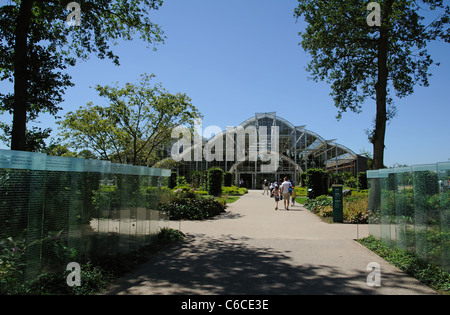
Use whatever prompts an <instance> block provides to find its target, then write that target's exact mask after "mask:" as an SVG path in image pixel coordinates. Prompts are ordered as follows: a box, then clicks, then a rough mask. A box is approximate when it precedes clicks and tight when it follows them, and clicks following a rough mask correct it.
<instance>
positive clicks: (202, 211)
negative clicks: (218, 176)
mask: <svg viewBox="0 0 450 315" xmlns="http://www.w3.org/2000/svg"><path fill="white" fill-rule="evenodd" d="M225 208H226V206H225V205H224V204H223V203H220V202H218V201H216V200H214V199H213V198H180V199H177V200H175V201H173V202H170V203H167V204H161V205H160V206H159V210H161V211H164V212H165V213H166V214H167V215H168V216H169V218H170V220H206V219H209V218H212V217H214V216H216V215H219V214H221V213H223V212H225Z"/></svg>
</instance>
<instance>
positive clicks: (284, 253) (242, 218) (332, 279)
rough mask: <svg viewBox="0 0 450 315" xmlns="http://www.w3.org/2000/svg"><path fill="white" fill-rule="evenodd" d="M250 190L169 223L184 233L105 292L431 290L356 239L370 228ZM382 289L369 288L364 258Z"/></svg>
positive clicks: (417, 292)
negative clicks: (209, 214) (207, 213)
mask: <svg viewBox="0 0 450 315" xmlns="http://www.w3.org/2000/svg"><path fill="white" fill-rule="evenodd" d="M274 209H275V202H274V200H273V199H272V198H270V197H268V196H267V195H264V196H263V195H262V191H261V190H251V191H249V193H248V194H247V195H245V196H243V197H241V198H240V199H239V200H238V201H236V202H235V203H232V204H230V205H229V207H228V208H227V213H226V214H223V215H221V216H218V217H216V218H214V219H212V220H208V221H202V222H191V221H172V222H171V223H170V227H171V228H174V229H180V230H181V231H182V232H183V233H185V234H186V235H187V237H186V239H185V241H183V242H180V243H177V244H175V245H173V246H171V247H169V248H168V249H166V250H164V251H162V252H160V253H158V254H156V255H155V256H154V257H152V258H151V259H150V260H149V261H148V262H147V263H145V264H144V265H142V266H141V267H140V268H138V269H137V270H136V271H135V272H134V273H132V274H129V275H127V276H125V277H123V278H121V279H119V280H118V281H117V282H116V283H114V284H113V285H112V286H111V287H110V288H109V290H107V291H106V292H105V293H106V294H121V295H126V294H148V295H157V294H164V295H171V294H183V295H185V294H186V295H187V294H189V295H198V294H213V295H229V294H230V295H241V294H245V295H265V294H271V295H302V294H345V295H347V294H363V295H369V294H389V295H406V294H408V295H421V294H436V293H435V291H433V290H432V289H430V288H428V287H427V286H424V285H423V284H421V283H420V282H419V281H417V280H415V279H414V278H412V277H410V276H408V275H407V274H406V273H404V272H402V271H401V270H399V269H397V268H396V267H393V266H391V265H390V264H388V263H387V262H386V261H384V260H383V259H381V258H380V257H379V256H377V255H375V254H374V253H372V252H371V251H370V250H368V249H367V248H365V247H364V246H362V245H360V244H359V243H357V242H356V241H355V239H357V238H363V237H365V236H367V235H368V225H352V224H340V223H333V224H328V223H324V222H323V221H321V220H320V219H319V218H318V217H317V216H316V215H314V214H312V213H311V212H309V211H308V210H306V209H305V208H303V207H302V206H300V205H295V206H291V207H290V208H289V209H290V210H289V211H287V210H284V209H283V205H282V202H280V203H279V210H277V211H276V210H274ZM372 262H374V263H377V264H379V266H380V268H381V269H380V279H381V286H379V287H376V286H369V285H368V283H367V277H368V276H369V274H370V273H371V270H367V266H368V264H369V263H372Z"/></svg>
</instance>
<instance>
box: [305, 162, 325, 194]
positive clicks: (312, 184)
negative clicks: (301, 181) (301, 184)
mask: <svg viewBox="0 0 450 315" xmlns="http://www.w3.org/2000/svg"><path fill="white" fill-rule="evenodd" d="M306 174H307V177H306V186H307V187H308V190H309V189H312V191H310V192H309V193H308V198H310V199H316V197H317V196H321V195H326V194H328V180H327V176H328V174H327V173H326V172H325V171H324V170H322V169H312V168H311V169H309V170H307V171H306Z"/></svg>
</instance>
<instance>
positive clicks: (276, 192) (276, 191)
mask: <svg viewBox="0 0 450 315" xmlns="http://www.w3.org/2000/svg"><path fill="white" fill-rule="evenodd" d="M272 195H273V198H274V199H275V210H278V201H280V190H279V189H278V185H275V188H274V189H273V190H272Z"/></svg>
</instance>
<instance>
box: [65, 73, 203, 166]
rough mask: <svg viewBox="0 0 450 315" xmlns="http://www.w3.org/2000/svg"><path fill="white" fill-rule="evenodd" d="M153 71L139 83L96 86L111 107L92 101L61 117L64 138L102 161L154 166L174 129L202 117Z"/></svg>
mask: <svg viewBox="0 0 450 315" xmlns="http://www.w3.org/2000/svg"><path fill="white" fill-rule="evenodd" d="M153 77H154V75H142V76H141V81H140V83H139V84H131V83H127V84H125V86H124V87H122V88H120V87H118V86H117V84H116V86H108V85H106V86H100V85H97V86H96V87H95V89H96V90H97V92H98V93H99V95H100V96H102V97H104V98H106V99H107V100H108V102H109V104H108V105H107V106H100V105H94V104H93V103H92V102H90V103H88V104H87V106H86V107H81V108H80V109H78V110H77V111H75V112H69V113H67V114H66V116H65V117H64V119H63V120H62V121H59V122H58V124H59V125H60V129H61V133H60V134H61V136H62V137H63V140H67V141H68V145H69V146H70V147H73V148H74V149H75V150H79V149H85V148H88V149H90V150H92V152H95V154H96V155H98V156H99V157H100V158H101V159H104V160H112V161H116V162H119V163H129V164H134V165H153V164H154V163H155V162H156V161H157V160H158V156H157V153H158V150H159V149H160V148H161V147H162V146H163V145H167V144H169V142H170V141H172V139H171V133H172V129H173V128H175V127H176V126H180V125H191V126H192V125H194V120H195V119H196V118H199V117H201V114H200V113H199V112H198V110H197V109H196V108H195V106H193V105H192V104H191V99H190V98H189V97H188V96H186V94H181V93H176V94H172V93H170V92H168V91H166V90H165V89H164V88H163V87H162V86H161V84H155V85H153V86H152V85H151V82H150V81H151V79H152V78H153Z"/></svg>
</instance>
